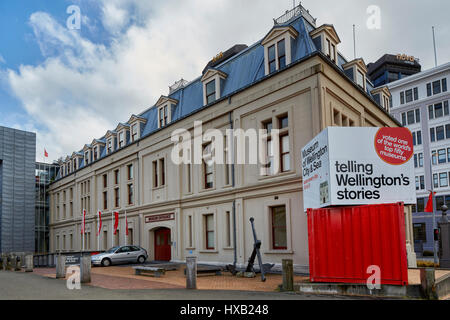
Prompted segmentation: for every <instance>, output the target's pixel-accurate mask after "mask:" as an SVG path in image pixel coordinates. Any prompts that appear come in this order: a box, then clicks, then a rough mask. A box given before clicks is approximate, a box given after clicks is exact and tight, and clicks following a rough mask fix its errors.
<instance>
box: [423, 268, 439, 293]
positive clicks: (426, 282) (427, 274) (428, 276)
mask: <svg viewBox="0 0 450 320" xmlns="http://www.w3.org/2000/svg"><path fill="white" fill-rule="evenodd" d="M434 271H435V270H434V269H432V268H422V269H420V285H421V289H422V294H423V296H424V297H425V298H426V299H428V300H436V299H438V296H437V293H436V285H435V272H434Z"/></svg>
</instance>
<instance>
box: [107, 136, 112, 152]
mask: <svg viewBox="0 0 450 320" xmlns="http://www.w3.org/2000/svg"><path fill="white" fill-rule="evenodd" d="M111 152H112V139H109V140H108V154H110V153H111Z"/></svg>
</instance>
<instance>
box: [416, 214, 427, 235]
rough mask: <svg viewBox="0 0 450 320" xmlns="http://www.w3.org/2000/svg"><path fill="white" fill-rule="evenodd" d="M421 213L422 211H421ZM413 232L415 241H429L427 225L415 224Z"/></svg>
mask: <svg viewBox="0 0 450 320" xmlns="http://www.w3.org/2000/svg"><path fill="white" fill-rule="evenodd" d="M419 212H421V211H419ZM413 230H414V240H415V241H423V242H426V241H427V230H426V224H425V223H414V224H413Z"/></svg>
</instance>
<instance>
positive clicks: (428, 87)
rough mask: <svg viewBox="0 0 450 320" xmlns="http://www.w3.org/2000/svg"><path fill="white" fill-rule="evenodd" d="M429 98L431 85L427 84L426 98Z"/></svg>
mask: <svg viewBox="0 0 450 320" xmlns="http://www.w3.org/2000/svg"><path fill="white" fill-rule="evenodd" d="M430 96H431V83H427V97H430Z"/></svg>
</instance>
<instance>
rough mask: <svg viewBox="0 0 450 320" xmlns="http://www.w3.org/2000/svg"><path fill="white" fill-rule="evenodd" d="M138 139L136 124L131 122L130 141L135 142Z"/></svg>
mask: <svg viewBox="0 0 450 320" xmlns="http://www.w3.org/2000/svg"><path fill="white" fill-rule="evenodd" d="M137 139H138V125H137V123H136V124H133V125H132V126H131V142H135V141H136V140H137Z"/></svg>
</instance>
